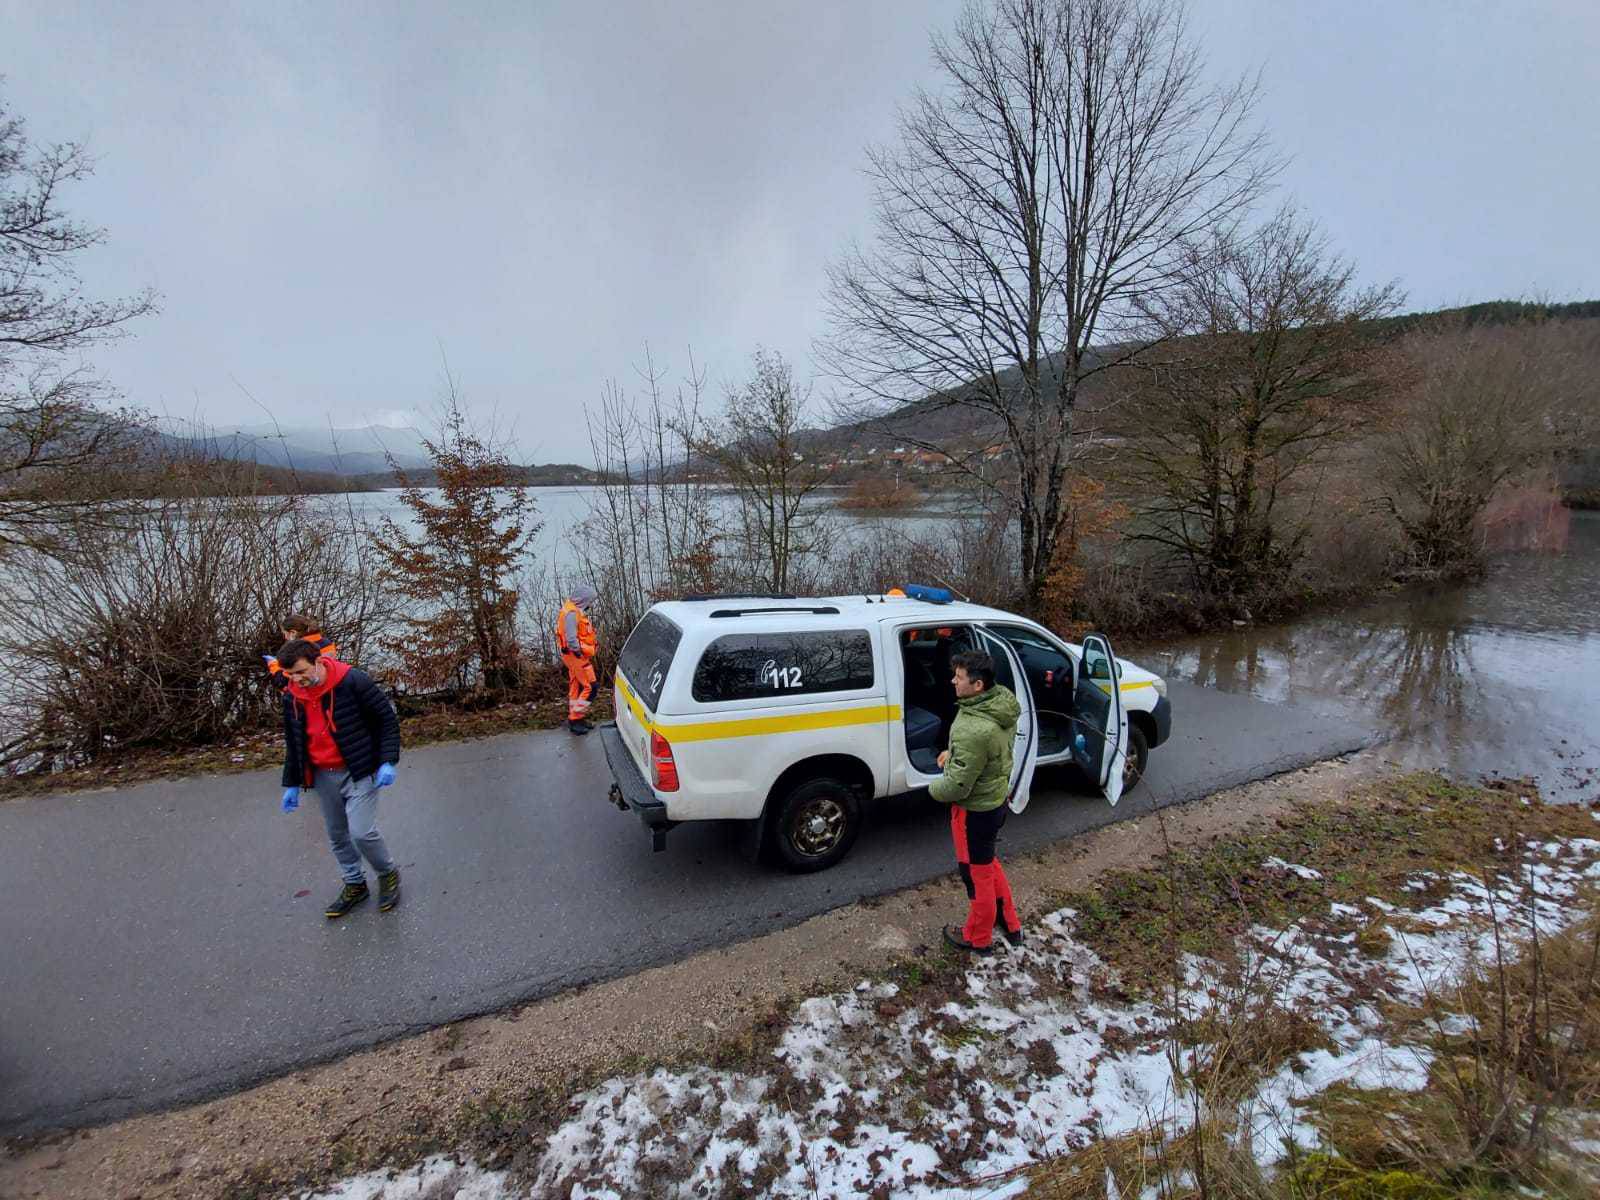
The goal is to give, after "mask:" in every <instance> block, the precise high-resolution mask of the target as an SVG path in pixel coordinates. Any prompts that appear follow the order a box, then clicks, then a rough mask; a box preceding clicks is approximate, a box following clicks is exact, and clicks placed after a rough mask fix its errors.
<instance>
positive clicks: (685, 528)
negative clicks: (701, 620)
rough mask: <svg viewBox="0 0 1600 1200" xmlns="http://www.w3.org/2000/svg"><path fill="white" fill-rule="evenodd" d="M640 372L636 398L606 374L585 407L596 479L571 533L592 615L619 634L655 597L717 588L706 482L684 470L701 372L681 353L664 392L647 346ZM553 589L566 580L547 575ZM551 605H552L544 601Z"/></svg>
mask: <svg viewBox="0 0 1600 1200" xmlns="http://www.w3.org/2000/svg"><path fill="white" fill-rule="evenodd" d="M639 375H640V377H641V379H642V380H643V381H644V384H645V389H646V391H645V395H644V396H643V397H642V398H636V397H631V396H629V395H628V394H627V393H626V392H625V391H624V390H623V389H622V388H621V387H619V386H618V385H617V384H615V383H610V384H608V385H607V386H606V388H605V391H604V392H603V393H602V395H601V399H600V407H599V410H598V412H596V411H591V412H590V413H589V417H588V421H589V442H590V445H591V447H592V448H593V452H594V461H595V466H596V468H597V469H598V470H599V471H600V472H601V474H602V477H603V482H602V483H601V484H600V486H599V487H597V488H596V489H595V493H594V499H593V501H592V503H591V505H590V509H589V513H588V515H587V516H586V517H585V518H584V519H583V520H582V521H580V522H579V523H578V526H577V528H576V529H575V530H573V531H572V533H571V535H570V539H571V542H572V547H573V550H574V552H575V557H576V559H577V562H578V564H579V565H578V566H577V567H576V568H574V571H573V573H574V575H575V576H581V577H582V578H583V579H585V580H586V581H588V582H589V583H591V584H592V585H593V586H594V587H595V588H596V590H597V591H598V592H599V598H598V600H597V601H596V603H595V607H594V609H593V611H592V614H591V615H592V616H593V618H594V620H595V622H596V624H597V626H598V627H599V628H601V629H607V630H618V631H620V634H619V636H626V631H628V630H630V629H632V628H633V626H634V625H635V624H637V623H638V621H639V618H640V617H642V616H643V615H644V613H645V610H646V609H648V608H649V607H650V605H651V604H653V603H655V602H656V601H657V600H659V599H663V598H665V597H667V596H672V595H682V594H684V593H686V592H706V591H717V590H719V587H720V583H721V579H720V577H719V574H718V551H717V539H718V536H719V533H720V530H719V528H718V526H717V522H716V521H715V519H714V517H713V508H712V493H711V489H710V487H709V486H708V485H707V484H706V483H705V482H703V481H702V480H701V479H699V478H698V477H696V476H694V475H693V474H692V473H690V472H688V471H687V470H686V464H687V463H688V461H689V459H690V457H691V449H690V447H691V445H692V444H693V442H694V441H696V440H698V439H699V438H700V436H701V431H702V429H703V420H704V419H703V416H702V414H701V397H702V394H703V392H704V387H705V377H704V375H703V374H700V373H698V372H697V371H696V369H695V367H694V364H693V361H692V360H691V362H690V369H689V374H688V376H687V377H686V379H685V380H684V382H683V384H682V385H681V386H680V387H679V388H678V389H677V390H676V391H675V393H674V394H673V395H672V396H671V397H668V396H667V395H666V393H665V386H664V385H665V382H666V378H667V372H666V371H665V369H663V368H660V367H658V366H657V365H656V363H655V361H654V359H653V357H652V356H651V355H650V352H649V351H648V349H647V350H646V352H645V361H644V364H643V366H642V367H641V368H640V371H639ZM553 582H554V584H555V589H556V590H557V591H559V590H562V589H564V588H565V587H567V586H568V585H570V584H571V583H572V582H574V580H573V579H556V580H554V581H553ZM551 611H553V610H551Z"/></svg>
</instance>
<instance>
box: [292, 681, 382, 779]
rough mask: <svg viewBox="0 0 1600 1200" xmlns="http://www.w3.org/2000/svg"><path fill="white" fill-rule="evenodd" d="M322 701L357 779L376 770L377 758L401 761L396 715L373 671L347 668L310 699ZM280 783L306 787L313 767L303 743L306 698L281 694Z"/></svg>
mask: <svg viewBox="0 0 1600 1200" xmlns="http://www.w3.org/2000/svg"><path fill="white" fill-rule="evenodd" d="M311 703H313V704H321V705H322V708H323V712H324V714H325V715H326V716H327V717H328V718H329V724H330V725H331V726H332V732H333V741H334V744H335V745H337V746H338V747H339V757H340V758H342V759H344V765H345V768H346V769H347V770H348V771H349V772H350V774H352V775H354V776H355V777H356V778H357V779H363V778H365V777H366V776H368V775H373V774H376V772H377V770H378V766H379V764H381V763H398V762H399V761H400V718H399V717H398V716H396V715H395V711H394V705H393V704H391V703H390V702H389V697H388V696H387V695H385V694H384V691H383V689H382V688H380V687H379V686H378V685H377V684H376V683H374V682H373V681H372V676H370V675H368V674H367V673H366V672H365V671H363V670H360V669H359V668H357V667H351V668H350V670H349V671H348V672H346V673H345V677H344V678H343V679H341V680H339V682H338V683H336V684H334V685H333V688H332V690H330V691H328V692H325V693H324V694H323V695H321V696H319V697H317V699H316V700H313V701H311ZM283 741H284V747H285V750H284V756H283V786H284V787H310V786H311V777H312V773H313V770H314V768H313V767H312V765H311V755H310V751H309V748H308V745H307V742H308V735H307V732H306V712H305V702H304V701H301V700H298V699H296V698H295V697H294V695H293V694H292V691H285V692H284V694H283Z"/></svg>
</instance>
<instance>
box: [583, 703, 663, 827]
mask: <svg viewBox="0 0 1600 1200" xmlns="http://www.w3.org/2000/svg"><path fill="white" fill-rule="evenodd" d="M600 745H601V746H603V747H604V748H605V752H606V766H608V767H610V768H611V790H610V792H609V793H608V796H607V798H608V799H609V800H610V801H611V803H613V804H615V805H616V806H617V807H618V808H620V809H622V810H623V811H624V812H626V811H628V810H630V809H631V810H632V811H633V812H635V813H637V814H638V816H639V820H641V821H643V822H644V827H645V828H646V829H648V830H649V831H650V846H651V848H652V849H654V850H665V849H666V848H667V830H669V829H671V828H672V827H673V826H674V825H676V824H677V822H676V821H673V820H670V819H669V818H668V817H667V806H666V804H665V803H663V802H662V801H661V800H659V799H657V798H656V794H655V792H654V790H653V789H652V788H651V787H650V785H649V784H648V783H646V782H645V779H644V776H643V775H641V774H640V773H639V768H638V766H637V765H636V764H635V763H634V761H633V755H631V754H629V753H628V748H627V746H625V745H623V744H622V732H621V731H620V730H619V729H618V728H617V723H616V722H615V721H612V722H610V723H608V724H605V725H602V726H600Z"/></svg>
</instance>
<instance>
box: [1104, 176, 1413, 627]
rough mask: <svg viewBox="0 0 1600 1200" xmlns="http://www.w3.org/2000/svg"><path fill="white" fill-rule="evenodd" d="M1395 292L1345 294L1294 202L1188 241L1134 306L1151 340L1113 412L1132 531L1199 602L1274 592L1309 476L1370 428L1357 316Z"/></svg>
mask: <svg viewBox="0 0 1600 1200" xmlns="http://www.w3.org/2000/svg"><path fill="white" fill-rule="evenodd" d="M1399 300H1400V293H1399V291H1398V289H1397V288H1396V287H1395V286H1394V285H1392V284H1391V285H1388V286H1384V287H1369V288H1362V287H1359V286H1358V285H1357V283H1356V280H1355V267H1354V266H1353V265H1352V264H1351V263H1350V262H1348V261H1347V260H1344V259H1341V258H1340V257H1338V256H1337V255H1336V254H1334V253H1333V252H1332V250H1331V249H1330V248H1329V246H1328V242H1327V239H1326V238H1325V237H1324V236H1323V235H1322V234H1321V233H1320V232H1319V231H1318V230H1317V228H1316V226H1315V225H1314V224H1312V223H1311V222H1310V221H1308V220H1306V219H1304V218H1303V217H1301V216H1299V215H1298V214H1297V213H1296V212H1295V211H1294V210H1293V209H1292V208H1287V207H1286V208H1283V209H1280V210H1279V211H1278V213H1277V214H1276V215H1275V216H1273V217H1272V218H1271V219H1270V220H1268V221H1266V222H1265V223H1264V224H1262V225H1261V226H1260V227H1259V228H1257V229H1254V230H1250V231H1244V230H1240V229H1236V228H1229V229H1223V230H1218V231H1216V232H1214V233H1212V234H1211V235H1210V236H1208V237H1205V238H1201V239H1197V240H1195V241H1194V242H1192V243H1190V244H1188V245H1187V246H1186V247H1185V249H1184V252H1183V268H1182V271H1181V273H1180V275H1179V276H1178V279H1177V282H1176V285H1175V286H1174V287H1172V288H1170V289H1167V290H1165V291H1163V292H1161V293H1159V294H1157V295H1156V296H1153V297H1151V298H1150V300H1149V301H1148V302H1147V303H1146V305H1145V308H1146V310H1147V311H1148V312H1149V313H1150V315H1151V317H1152V319H1153V320H1154V322H1155V324H1156V327H1157V328H1158V329H1159V330H1160V331H1161V333H1162V335H1163V339H1164V340H1163V342H1162V344H1161V345H1160V346H1158V347H1157V348H1156V349H1155V350H1154V351H1153V352H1150V353H1148V354H1147V355H1146V356H1144V358H1143V359H1142V361H1141V363H1140V366H1141V368H1142V370H1141V371H1140V373H1139V374H1140V376H1141V378H1142V382H1141V383H1140V384H1139V385H1138V386H1137V387H1136V388H1134V389H1133V391H1132V395H1133V399H1132V402H1131V403H1130V404H1129V405H1128V406H1127V407H1126V408H1125V410H1124V411H1123V412H1121V413H1120V414H1119V417H1120V419H1121V425H1122V427H1123V428H1124V429H1125V430H1126V433H1127V444H1126V447H1125V448H1124V450H1123V451H1122V452H1121V455H1120V457H1121V458H1122V459H1123V460H1124V462H1125V464H1126V469H1125V473H1126V475H1127V477H1128V482H1129V483H1130V484H1131V488H1130V491H1131V494H1133V495H1134V496H1136V497H1139V500H1138V501H1136V507H1137V509H1138V510H1139V511H1140V512H1141V513H1142V515H1143V517H1144V518H1145V519H1144V520H1143V521H1141V522H1139V523H1137V525H1136V526H1135V529H1136V532H1135V533H1134V535H1133V536H1135V537H1137V538H1141V539H1143V540H1146V541H1151V542H1155V543H1158V544H1160V545H1163V546H1166V547H1168V548H1169V549H1171V550H1174V551H1176V552H1177V553H1178V554H1179V555H1180V556H1181V557H1182V559H1183V561H1184V563H1185V564H1186V565H1187V567H1188V568H1189V571H1190V573H1191V575H1192V577H1193V582H1194V585H1195V586H1196V587H1198V588H1200V589H1201V590H1203V591H1205V592H1208V593H1210V594H1212V595H1217V596H1224V597H1239V596H1243V595H1244V594H1246V593H1248V592H1252V591H1259V590H1263V589H1265V590H1272V589H1275V588H1277V587H1280V586H1281V585H1282V584H1283V582H1284V581H1285V580H1286V579H1287V577H1288V575H1289V573H1290V572H1291V571H1292V570H1293V568H1294V566H1295V563H1296V560H1297V559H1298V557H1299V555H1300V553H1301V551H1302V549H1303V546H1304V542H1305V539H1306V537H1307V534H1308V531H1309V528H1310V525H1309V520H1308V516H1309V514H1308V511H1307V502H1308V495H1307V494H1306V489H1303V488H1302V487H1301V484H1302V482H1303V480H1304V478H1305V476H1306V475H1307V473H1308V469H1309V468H1312V467H1314V466H1316V465H1318V464H1319V463H1322V462H1325V461H1326V460H1327V459H1328V458H1329V456H1330V455H1331V454H1332V453H1333V452H1334V451H1335V450H1337V449H1338V448H1339V447H1340V446H1344V445H1348V442H1349V439H1350V438H1351V436H1352V435H1353V434H1354V433H1355V431H1356V430H1357V429H1359V428H1361V427H1363V426H1364V425H1366V424H1367V423H1369V422H1370V420H1371V419H1372V417H1373V415H1374V411H1375V404H1376V401H1377V399H1378V397H1379V395H1380V389H1381V387H1382V385H1383V383H1384V370H1383V364H1384V362H1385V361H1386V355H1385V353H1384V350H1383V347H1382V346H1381V345H1380V344H1379V343H1378V342H1377V340H1376V339H1375V338H1374V336H1373V332H1372V330H1371V329H1370V328H1364V327H1363V325H1362V323H1363V322H1365V321H1370V320H1372V319H1373V318H1376V317H1381V316H1384V315H1387V314H1388V313H1390V312H1392V311H1393V310H1394V308H1395V307H1396V305H1397V304H1398V303H1399ZM1165 339H1171V340H1165ZM1297 492H1299V493H1300V494H1298V495H1297ZM1290 499H1295V500H1298V501H1299V503H1298V504H1296V505H1294V506H1293V511H1292V513H1291V512H1290V511H1289V510H1290V507H1291V506H1289V505H1286V504H1285V503H1284V501H1286V500H1290Z"/></svg>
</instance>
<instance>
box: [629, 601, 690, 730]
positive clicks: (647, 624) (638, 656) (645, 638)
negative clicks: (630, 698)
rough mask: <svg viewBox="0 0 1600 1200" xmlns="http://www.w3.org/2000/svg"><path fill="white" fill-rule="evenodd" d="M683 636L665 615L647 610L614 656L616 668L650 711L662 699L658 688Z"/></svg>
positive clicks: (660, 686)
mask: <svg viewBox="0 0 1600 1200" xmlns="http://www.w3.org/2000/svg"><path fill="white" fill-rule="evenodd" d="M682 638H683V630H681V629H679V628H678V627H677V626H676V625H674V624H673V623H672V622H671V621H669V620H667V618H666V617H664V616H662V615H661V614H660V613H658V612H647V613H645V615H644V620H642V621H640V622H639V623H638V624H637V625H635V626H634V627H633V632H632V633H630V634H629V635H628V640H627V642H626V644H624V645H623V647H622V653H621V655H619V656H618V658H617V669H618V670H620V671H621V672H622V674H623V675H624V676H625V677H626V678H627V680H628V682H629V684H631V685H632V686H633V690H634V692H635V693H636V694H637V695H638V696H639V698H640V699H641V700H643V701H644V704H645V707H646V708H648V709H650V710H651V711H654V710H655V707H656V705H657V704H658V703H659V702H660V700H661V688H662V686H663V685H664V684H665V683H666V680H667V671H668V670H669V669H670V668H671V667H672V658H673V655H675V654H676V653H677V652H678V642H679V641H680V640H682Z"/></svg>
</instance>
